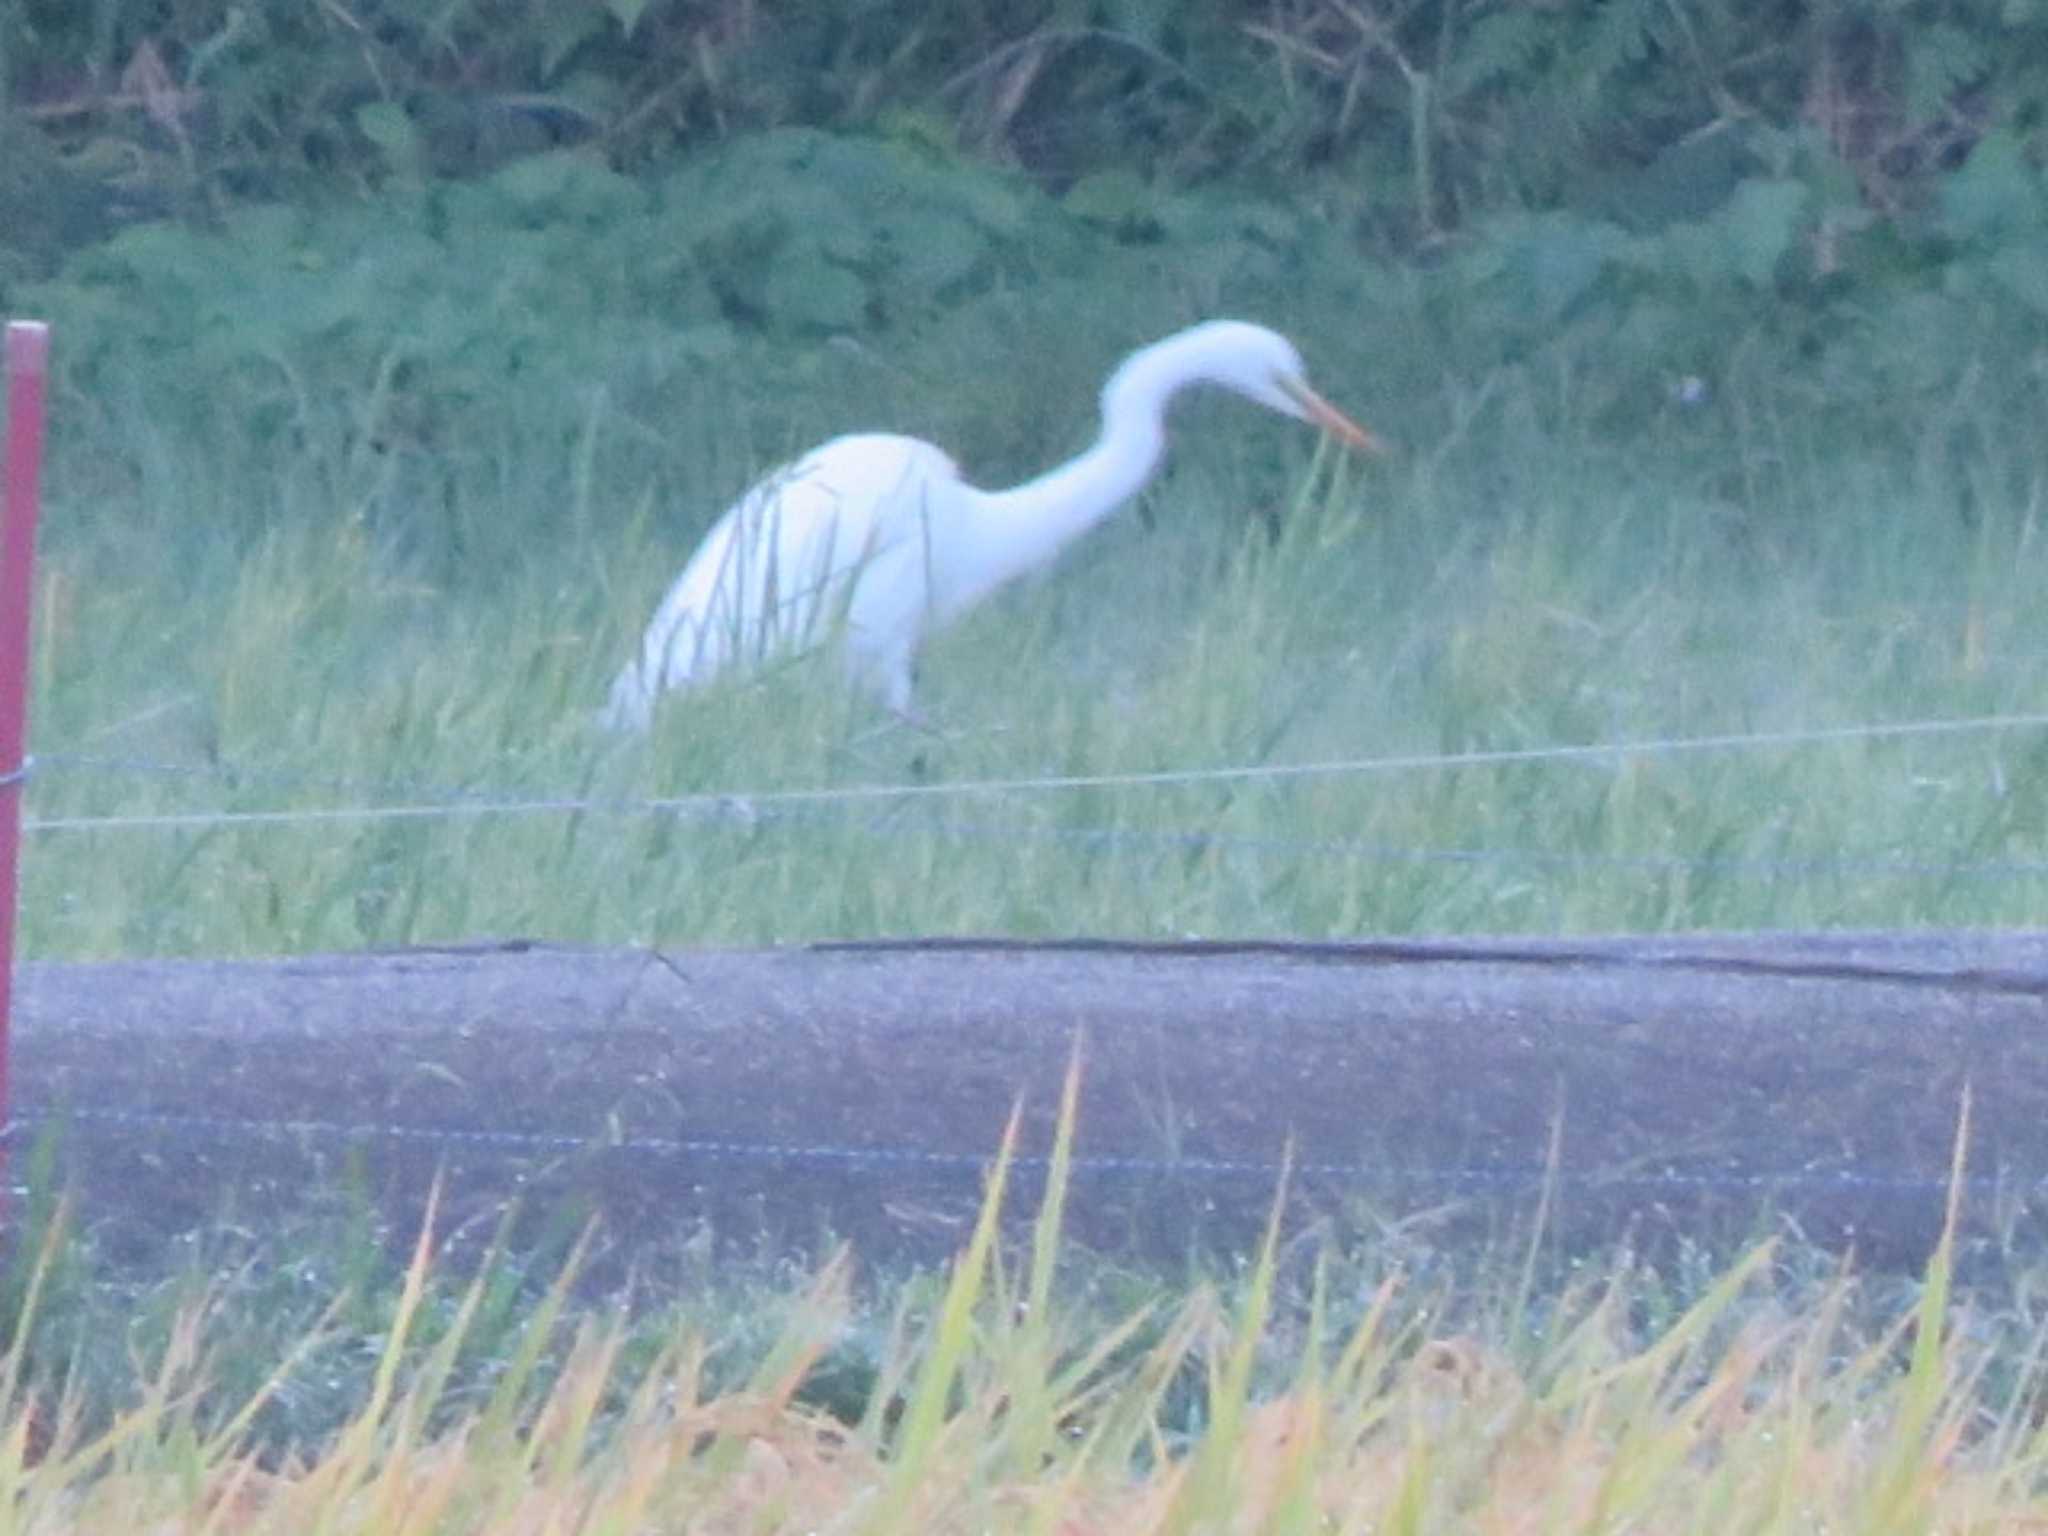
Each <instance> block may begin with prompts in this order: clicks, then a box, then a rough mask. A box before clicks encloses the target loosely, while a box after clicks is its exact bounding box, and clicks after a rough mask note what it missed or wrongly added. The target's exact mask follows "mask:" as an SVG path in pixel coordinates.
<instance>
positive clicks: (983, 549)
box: [604, 320, 1378, 731]
mask: <svg viewBox="0 0 2048 1536" xmlns="http://www.w3.org/2000/svg"><path fill="white" fill-rule="evenodd" d="M1193 384H1216V385H1220V386H1222V387H1223V388H1225V389H1228V390H1231V391H1233V392H1235V393H1237V394H1239V395H1242V396H1244V397H1245V398H1246V399H1248V400H1251V401H1253V402H1255V403H1256V404H1259V405H1263V406H1265V407H1266V408H1267V409H1268V410H1271V411H1277V412H1279V413H1280V414H1281V415H1283V416H1292V417H1295V418H1297V419H1298V420H1301V421H1306V422H1310V423H1313V424H1314V425H1316V426H1318V427H1320V428H1322V429H1323V430H1324V431H1326V432H1328V433H1330V434H1331V435H1332V436H1334V437H1336V438H1338V439H1339V440H1341V441H1342V442H1344V443H1346V444H1348V445H1349V446H1351V447H1353V448H1359V449H1368V450H1370V449H1376V448H1377V447H1378V443H1377V440H1376V439H1375V438H1374V437H1373V435H1372V434H1371V433H1370V432H1368V431H1367V430H1366V429H1365V428H1364V427H1362V426H1360V425H1359V424H1358V423H1357V422H1355V421H1353V420H1352V419H1351V418H1350V417H1348V416H1346V415H1345V414H1344V413H1343V412H1342V411H1340V410H1338V409H1337V408H1336V407H1335V406H1333V405H1331V404H1330V403H1329V402H1328V401H1327V400H1325V399H1323V398H1322V396H1320V395H1318V394H1317V393H1316V392H1315V391H1314V390H1313V389H1311V388H1309V384H1308V377H1307V370H1306V369H1305V368H1304V367H1303V365H1302V361H1301V354H1300V353H1299V352H1297V351H1296V350H1295V348H1294V346H1293V344H1292V343H1290V342H1289V341H1288V340H1287V338H1286V337H1284V336H1281V335H1279V334H1278V333H1276V332H1274V331H1270V330H1267V329H1266V328H1265V327H1264V326H1258V325H1251V324H1247V323H1246V322H1244V321H1239V320H1212V321H1209V322H1207V323H1206V324H1202V325H1197V326H1192V327H1190V328H1189V329H1187V330H1184V331H1179V332H1176V333H1175V334H1174V335H1172V336H1169V337H1167V338H1166V339H1165V340H1163V341H1158V342H1154V343H1153V344H1152V345H1151V346H1149V347H1145V348H1142V349H1141V350H1139V351H1137V352H1133V353H1132V354H1131V355H1130V356H1129V357H1127V358H1125V359H1124V361H1123V363H1122V364H1121V365H1120V366H1119V367H1118V368H1117V370H1116V371H1115V372H1114V373H1112V374H1111V375H1110V377H1109V382H1108V383H1107V384H1105V385H1104V386H1103V390H1102V434H1101V436H1100V437H1099V438H1097V439H1096V442H1095V445H1094V446H1093V447H1091V448H1089V449H1088V450H1087V451H1086V452H1085V453H1083V454H1081V455H1080V456H1079V457H1078V458H1075V459H1072V460H1070V461H1069V462H1067V463H1065V464H1062V465H1060V466H1059V467H1058V468H1056V469H1053V470H1049V471H1048V472H1047V473H1045V474H1043V475H1040V476H1039V477H1038V478H1037V479H1035V480H1031V481H1028V482H1026V483H1025V484H1023V485H1020V486H1017V487H1015V488H1014V489H1011V490H1006V491H985V490H980V489H977V488H976V487H974V486H971V485H969V484H967V483H966V482H965V481H964V480H962V479H961V478H960V472H959V470H958V469H957V468H956V467H955V465H954V463H953V461H952V460H951V459H950V458H948V457H947V456H946V454H945V453H943V452H942V451H941V450H939V449H938V448H935V447H933V446H932V445H931V444H930V443H926V442H921V441H919V440H918V439H916V438H912V437H896V436H890V435H885V434H880V433H863V434H859V435H855V436H850V437H837V438H834V439H833V440H832V441H830V442H828V443H826V444H824V445H823V446H822V447H819V448H815V449H813V450H812V451H811V452H810V453H808V454H806V455H804V456H803V457H802V458H800V459H798V460H797V461H796V462H795V463H793V464H790V465H787V466H785V467H784V468H782V469H779V470H777V471H776V472H775V473H773V474H771V475H769V476H768V477H767V478H765V479H764V480H762V481H761V482H760V483H759V484H757V485H755V486H754V487H753V488H752V489H751V490H749V491H748V492H747V493H746V494H745V495H744V496H742V497H741V498H740V499H739V501H738V502H737V503H736V504H735V505H734V506H733V507H732V508H731V509H730V510H729V511H727V512H726V514H725V515H724V516H723V517H721V518H720V519H719V520H718V522H717V523H716V524H714V525H713V527H712V529H711V531H710V532H709V533H707V534H706V535H705V536H704V541H703V543H702V544H700V545H698V547H697V552H696V553H695V554H694V555H692V556H691V557H690V562H689V564H688V565H686V566H684V568H683V573H682V575H680V576H679V577H677V578H676V581H675V584H674V585H673V586H672V587H670V588H669V591H668V595H667V596H666V597H665V598H663V599H662V602H661V605H660V607H659V608H658V609H657V610H656V611H655V614H654V618H653V620H652V621H651V622H650V623H649V624H648V626H647V633H646V636H645V638H644V639H643V640H642V642H641V645H640V654H639V655H638V656H637V657H635V658H634V660H633V661H631V662H630V663H628V664H627V666H626V668H625V669H624V670H623V671H622V672H620V674H619V676H618V679H617V681H616V682H614V683H613V685H612V691H611V699H610V703H609V704H608V706H607V708H606V710H605V715H604V718H605V722H606V723H607V724H608V725H610V726H612V727H614V728H615V729H622V730H635V731H637V730H644V729H646V727H647V724H648V722H649V720H650V719H651V718H652V715H653V712H654V704H655V700H656V699H657V698H658V697H659V696H660V695H661V694H662V693H663V692H664V691H667V690H671V689H682V688H691V687H696V686H699V685H701V684H704V683H707V682H709V681H711V680H712V679H713V678H716V677H719V676H722V675H725V674H727V673H730V672H733V671H735V670H737V669H740V668H744V667H748V666H754V665H758V664H760V663H762V662H765V661H769V660H772V659H775V658H778V657H782V656H787V655H791V654H794V653H796V652H799V651H803V650H807V649H810V648H811V647H813V646H815V645H818V644H820V643H822V642H824V641H826V640H828V639H830V638H832V637H834V636H837V637H839V638H840V640H841V642H842V644H843V645H844V647H845V652H846V657H847V661H848V665H849V668H850V670H851V671H852V673H853V674H854V675H855V677H856V678H857V679H859V680H860V681H862V682H863V683H865V684H867V685H868V686H870V687H872V688H874V689H875V690H876V691H877V692H878V693H879V694H880V695H881V698H882V700H883V702H884V703H886V704H887V705H888V707H889V708H890V709H892V710H894V711H895V712H897V713H898V714H901V715H905V716H914V711H913V709H912V705H911V686H912V685H911V679H912V669H913V667H914V665H915V663H916V660H917V653H918V650H919V648H920V647H921V646H922V645H923V643H924V640H925V637H926V636H927V635H928V634H929V633H931V631H932V630H934V629H935V628H937V627H939V626H940V625H943V624H947V623H950V622H951V621H952V620H954V619H957V618H958V617H959V616H960V615H961V614H963V613H965V612H966V611H967V610H968V609H969V608H971V607H973V606H974V604H976V603H977V602H979V601H981V599H983V598H984V597H987V596H988V595H989V594H990V593H992V592H994V591H995V590H996V589H997V588H999V587H1001V586H1003V585H1004V584H1005V583H1007V582H1009V581H1011V580H1012V579H1014V578H1016V577H1018V576H1021V575H1023V574H1025V573H1026V572H1028V571H1031V570H1035V569H1036V568H1038V567H1039V566H1042V565H1045V564H1047V563H1048V562H1050V561H1051V560H1052V559H1053V557H1054V556H1055V555H1057V554H1058V553H1059V551H1060V550H1061V549H1062V548H1063V547H1064V546H1066V545H1067V544H1068V543H1070V542H1071V541H1072V540H1073V539H1075V538H1077V537H1078V536H1079V535H1081V534H1083V533H1085V532H1087V530H1088V529H1090V528H1092V527H1094V526H1095V525H1096V524H1097V523H1099V522H1101V521H1102V520H1103V519H1104V518H1105V517H1107V516H1108V515H1109V514H1110V513H1111V512H1113V511H1115V510H1116V508H1117V507H1118V506H1120V505H1122V504H1123V502H1125V501H1126V500H1128V499H1129V498H1130V497H1131V496H1132V495H1133V494H1135V493H1136V492H1137V491H1138V490H1139V489H1140V488H1142V487H1143V486H1144V484H1145V483H1146V481H1148V480H1150V479H1151V478H1152V475H1153V472H1154V471H1155V470H1156V469H1157V468H1158V466H1159V459H1160V455H1161V454H1162V453H1163V452H1164V450H1165V446H1166V429H1165V419H1166V407H1167V403H1168V402H1169V401H1170V400H1171V399H1172V398H1173V396H1174V395H1176V394H1177V393H1179V392H1180V391H1181V390H1182V389H1184V388H1186V387H1188V386H1189V385H1193Z"/></svg>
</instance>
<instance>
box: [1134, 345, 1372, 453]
mask: <svg viewBox="0 0 2048 1536" xmlns="http://www.w3.org/2000/svg"><path fill="white" fill-rule="evenodd" d="M1168 349H1171V355H1173V356H1174V358H1175V361H1176V362H1177V363H1178V364H1179V365H1180V366H1179V368H1178V369H1176V370H1175V371H1177V372H1180V373H1181V375H1182V377H1183V378H1185V379H1187V380H1190V381H1192V380H1196V379H1200V380H1205V381H1207V382H1209V383H1212V384H1220V385H1222V386H1223V387H1224V388H1225V389H1228V390H1230V391H1232V392H1233V393H1235V394H1240V395H1243V396H1244V397H1245V398H1246V399H1247V400H1251V401H1254V402H1256V403H1257V404H1259V405H1263V406H1264V407H1266V409H1267V410H1269V411H1278V412H1279V413H1280V414H1281V415H1282V416H1292V417H1294V418H1295V419H1296V420H1297V421H1306V422H1308V423H1310V424H1311V425H1313V426H1316V427H1320V428H1321V429H1322V430H1323V431H1325V432H1327V433H1329V434H1330V435H1331V436H1332V437H1334V438H1336V439H1337V440H1338V441H1339V442H1341V443H1344V444H1346V445H1348V446H1349V447H1352V448H1356V449H1360V450H1362V451H1364V452H1368V453H1377V452H1379V451H1381V447H1382V445H1381V443H1380V440H1379V439H1378V438H1377V437H1375V436H1374V435H1373V434H1372V433H1371V432H1369V431H1367V430H1366V429H1365V428H1364V427H1362V426H1360V425H1359V424H1358V423H1357V422H1355V421H1353V420H1352V419H1351V418H1350V417H1349V416H1346V415H1345V414H1344V413H1343V412H1342V411H1340V410H1338V409H1337V408H1336V407H1335V406H1334V405H1332V404H1330V402H1329V401H1327V400H1325V399H1324V398H1323V397H1322V396H1321V395H1319V394H1317V393H1316V392H1315V391H1314V390H1313V389H1311V388H1310V387H1309V382H1308V369H1307V367H1306V366H1305V365H1304V364H1303V363H1302V360H1301V354H1300V353H1299V352H1297V351H1296V350H1295V347H1294V343H1293V342H1291V341H1289V340H1288V339H1287V338H1286V337H1285V336H1282V335H1281V334H1280V333H1279V332H1278V331H1271V330H1268V329H1267V328H1266V327H1265V326H1263V325H1253V324H1251V323H1250V322H1249V321H1244V320H1211V321H1209V322H1207V323H1206V324H1203V325H1197V326H1194V327H1192V328H1190V329H1188V330H1185V331H1182V332H1181V333H1180V334H1179V335H1178V336H1172V337H1169V338H1167V340H1166V341H1164V342H1162V343H1160V345H1159V348H1158V350H1159V351H1161V352H1167V351H1168ZM1141 355H1142V354H1141Z"/></svg>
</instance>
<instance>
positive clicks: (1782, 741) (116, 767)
mask: <svg viewBox="0 0 2048 1536" xmlns="http://www.w3.org/2000/svg"><path fill="white" fill-rule="evenodd" d="M2043 729H2048V713H2038V714H2005V715H1974V716H1965V717H1960V718H1953V719H1930V720H1899V721H1878V722H1870V723H1864V724H1858V725H1842V726H1816V727H1808V728H1801V729H1794V730H1782V731H1746V732H1729V733H1722V734H1716V735H1706V736H1664V737H1645V738H1637V739H1627V740H1620V741H1610V742H1592V743H1582V744H1572V743H1566V744H1559V745H1552V746H1538V747H1504V748H1488V749H1481V750H1477V751H1466V752H1424V753H1403V754H1394V755H1390V756H1383V757H1348V758H1327V759H1321V760H1317V761H1311V762H1301V763H1239V764H1229V765H1221V766H1216V767H1208V768H1168V769H1157V770H1150V771H1141V772H1132V773H1097V774H1051V775H1043V776H1035V777H1031V776H1027V777H1016V778H992V779H950V780H940V781H938V782H923V781H912V782H900V783H864V784H846V785H835V786H822V787H817V788H810V789H775V790H748V789H727V790H705V791H699V792H695V793H692V794H687V795H667V796H646V797H622V796H611V795H589V794H557V795H521V794H503V793H501V794H495V795H494V794H491V793H489V792H487V791H483V790H475V789H436V790H424V791H423V790H422V789H420V787H418V786H384V787H385V788H387V789H388V788H394V787H396V788H399V789H401V791H402V792H404V793H407V794H408V795H409V796H410V799H409V801H408V803H402V804H381V805H349V806H330V807H324V808H321V807H315V808H278V809H271V810H250V811H218V810H216V811H171V812H161V813H144V814H139V815H90V816H48V817H31V818H28V819H27V820H25V821H24V822H23V830H24V831H28V832H37V833H53V832H84V831H119V830H128V829H139V830H146V829H164V828H204V827H234V826H273V825H290V824H295V823H296V824H306V825H317V824H321V823H332V822H350V821H356V822H372V821H409V820H424V819H432V818H460V817H478V816H537V815H547V816H559V815H591V814H598V815H623V816H714V817H716V816H728V817H733V816H736V817H740V818H742V819H744V818H748V817H754V816H760V815H764V814H770V813H775V812H780V811H784V810H788V809H790V808H795V807H806V806H847V805H860V804H875V803H887V802H899V801H902V802H917V801H931V800H943V799H953V798H961V797H970V796H978V795H1040V794H1060V793H1074V792H1080V791H1087V790H1126V789H1167V788H1177V787H1188V786H1199V785H1206V784H1228V783H1246V782H1287V781H1299V780H1306V779H1316V778H1339V777H1365V776H1371V775H1380V774H1395V773H1418V772H1432V773H1444V772H1455V771H1458V770H1469V769H1481V768H1499V767H1507V766H1514V765H1527V764H1548V763H1601V762H1621V761H1625V760H1627V759H1629V758H1636V757H1676V756H1685V755H1691V754H1698V753H1717V752H1743V751H1752V752H1754V751H1769V750H1777V749H1786V748H1799V747H1814V746H1827V745H1840V744H1844V743H1849V742H1858V741H1898V740H1910V739H1922V738H1930V737H1944V736H1961V735H1981V734H1992V733H2003V732H2011V731H2038V730H2043ZM37 762H38V764H39V765H41V766H44V767H70V768H91V769H97V770H101V771H118V772H125V773H131V774H137V775H144V774H147V775H160V776H173V775H174V776H183V777H207V778H212V779H216V780H221V781H224V782H228V783H261V784H266V785H270V786H273V787H278V788H296V789H306V788H323V787H324V788H330V789H334V788H343V787H348V788H353V789H358V790H360V789H366V788H367V789H373V790H374V789H375V788H376V786H373V785H369V784H367V783H365V782H364V781H350V780H335V779H327V780H322V779H320V778H317V777H315V776H299V775H295V774H289V773H285V772H281V771H278V770H256V769H247V768H241V767H237V766H234V765H228V764H211V763H204V764H193V763H163V762H155V761H152V760H150V759H145V758H116V757H102V756H96V755H93V754H87V753H69V752H54V753H42V754H39V756H38V758H37Z"/></svg>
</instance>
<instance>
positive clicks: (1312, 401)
mask: <svg viewBox="0 0 2048 1536" xmlns="http://www.w3.org/2000/svg"><path fill="white" fill-rule="evenodd" d="M1279 383H1280V387H1281V388H1282V389H1283V390H1285V391H1286V392H1287V396H1288V398H1289V399H1291V400H1292V401H1293V402H1294V403H1295V404H1296V405H1298V406H1300V407H1301V412H1302V414H1303V415H1304V416H1306V417H1307V418H1308V419H1309V420H1310V421H1312V422H1314V423H1315V424H1316V425H1317V426H1319V427H1321V428H1322V429H1323V430H1324V431H1325V432H1327V433H1329V434H1330V436H1332V437H1334V438H1336V439H1337V441H1338V442H1340V443H1343V444H1344V445H1345V446H1347V447H1350V448H1355V449H1357V450H1358V451H1359V452H1360V453H1385V452H1386V451H1387V445H1386V444H1385V443H1383V442H1381V441H1380V440H1379V439H1378V438H1377V437H1374V436H1373V435H1372V433H1370V432H1368V431H1367V430H1366V429H1365V428H1364V427H1361V426H1360V425H1359V424H1358V423H1357V422H1355V421H1353V420H1352V419H1351V418H1350V417H1349V416H1346V415H1345V414H1344V413H1343V412H1342V411H1340V410H1338V409H1337V407H1335V406H1334V405H1332V404H1330V402H1329V401H1327V400H1325V399H1324V398H1323V397H1322V396H1321V395H1319V394H1317V393H1316V392H1315V391H1314V390H1312V389H1310V388H1309V387H1308V386H1307V385H1306V384H1304V383H1302V382H1301V381H1300V380H1298V379H1281V380H1280V381H1279Z"/></svg>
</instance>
